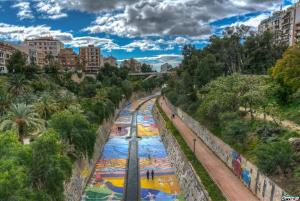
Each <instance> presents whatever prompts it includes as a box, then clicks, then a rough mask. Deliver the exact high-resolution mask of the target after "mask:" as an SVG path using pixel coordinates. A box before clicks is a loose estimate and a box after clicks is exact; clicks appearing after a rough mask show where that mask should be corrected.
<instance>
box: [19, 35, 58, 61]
mask: <svg viewBox="0 0 300 201" xmlns="http://www.w3.org/2000/svg"><path fill="white" fill-rule="evenodd" d="M24 43H25V44H26V45H27V46H28V48H29V49H31V50H36V51H40V52H42V53H43V54H44V55H46V56H47V55H52V56H53V57H54V58H58V55H59V52H60V50H61V49H63V48H64V44H63V43H62V42H60V41H59V40H56V39H54V38H53V37H41V38H36V39H26V40H25V41H24Z"/></svg>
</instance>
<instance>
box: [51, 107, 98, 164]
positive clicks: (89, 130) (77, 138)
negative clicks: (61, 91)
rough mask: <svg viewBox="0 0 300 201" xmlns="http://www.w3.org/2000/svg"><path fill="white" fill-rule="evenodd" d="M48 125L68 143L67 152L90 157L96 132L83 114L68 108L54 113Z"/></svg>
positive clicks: (76, 155)
mask: <svg viewBox="0 0 300 201" xmlns="http://www.w3.org/2000/svg"><path fill="white" fill-rule="evenodd" d="M50 127H51V128H53V129H54V130H55V131H56V132H57V133H58V134H59V136H60V138H61V139H62V140H63V141H64V142H65V143H67V144H68V145H69V150H68V151H67V152H68V153H69V154H71V155H73V156H74V157H76V158H81V157H85V156H88V157H89V158H91V157H92V154H93V151H94V144H95V141H96V134H95V130H94V129H93V127H92V126H91V125H90V124H89V122H88V121H87V119H86V118H85V116H83V115H82V114H80V113H72V112H70V111H68V110H66V111H63V112H59V113H55V114H54V115H53V116H52V118H51V120H50Z"/></svg>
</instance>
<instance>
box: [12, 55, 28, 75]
mask: <svg viewBox="0 0 300 201" xmlns="http://www.w3.org/2000/svg"><path fill="white" fill-rule="evenodd" d="M7 70H8V72H9V73H24V72H25V70H26V58H25V56H24V55H23V54H22V53H21V52H20V51H16V52H15V53H13V54H12V55H11V56H10V58H9V59H8V61H7Z"/></svg>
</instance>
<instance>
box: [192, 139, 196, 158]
mask: <svg viewBox="0 0 300 201" xmlns="http://www.w3.org/2000/svg"><path fill="white" fill-rule="evenodd" d="M193 141H194V149H193V152H194V160H195V158H196V155H195V151H196V138H194V139H193Z"/></svg>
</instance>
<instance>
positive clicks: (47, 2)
mask: <svg viewBox="0 0 300 201" xmlns="http://www.w3.org/2000/svg"><path fill="white" fill-rule="evenodd" d="M36 1H37V2H38V3H37V4H36V5H35V7H36V11H37V12H39V13H41V14H42V17H43V18H47V19H48V18H49V19H59V18H63V17H67V16H68V15H67V14H66V13H65V12H63V8H62V7H61V5H60V4H59V2H58V1H55V0H36Z"/></svg>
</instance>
